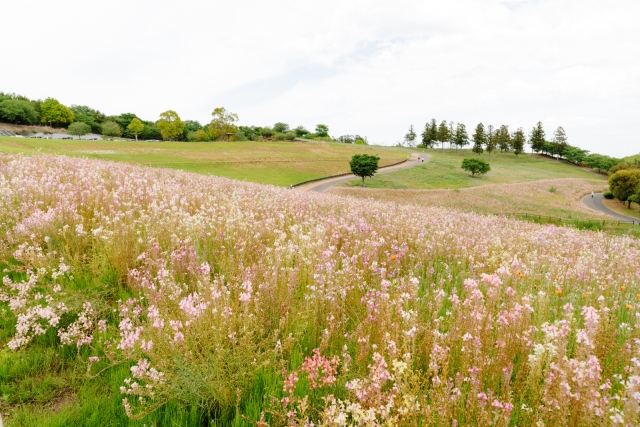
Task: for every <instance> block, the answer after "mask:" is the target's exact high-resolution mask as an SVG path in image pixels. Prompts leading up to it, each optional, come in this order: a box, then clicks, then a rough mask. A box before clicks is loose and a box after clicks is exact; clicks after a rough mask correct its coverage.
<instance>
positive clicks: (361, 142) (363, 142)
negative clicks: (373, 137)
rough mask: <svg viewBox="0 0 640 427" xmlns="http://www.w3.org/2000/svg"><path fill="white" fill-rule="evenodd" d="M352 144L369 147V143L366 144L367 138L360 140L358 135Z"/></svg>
mask: <svg viewBox="0 0 640 427" xmlns="http://www.w3.org/2000/svg"><path fill="white" fill-rule="evenodd" d="M354 144H356V145H369V143H368V142H367V138H366V137H365V138H364V139H363V138H360V137H359V136H358V135H356V142H354Z"/></svg>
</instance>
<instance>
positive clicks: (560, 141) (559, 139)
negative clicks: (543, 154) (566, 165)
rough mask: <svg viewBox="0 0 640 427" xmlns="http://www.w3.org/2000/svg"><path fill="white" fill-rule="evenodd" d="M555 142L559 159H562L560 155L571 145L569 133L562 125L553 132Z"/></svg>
mask: <svg viewBox="0 0 640 427" xmlns="http://www.w3.org/2000/svg"><path fill="white" fill-rule="evenodd" d="M553 142H554V144H556V146H557V148H556V150H555V151H556V154H557V155H558V161H560V156H562V154H563V153H564V150H565V149H566V148H567V146H568V145H569V144H568V143H567V134H566V133H565V132H564V129H562V126H558V129H556V131H555V132H554V134H553Z"/></svg>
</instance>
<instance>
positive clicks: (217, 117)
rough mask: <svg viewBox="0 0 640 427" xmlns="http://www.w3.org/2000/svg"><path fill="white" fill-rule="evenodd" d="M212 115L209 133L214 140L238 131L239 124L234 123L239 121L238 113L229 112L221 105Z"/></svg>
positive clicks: (224, 137) (225, 137) (223, 138)
mask: <svg viewBox="0 0 640 427" xmlns="http://www.w3.org/2000/svg"><path fill="white" fill-rule="evenodd" d="M211 116H212V117H213V119H212V120H211V123H209V135H211V139H213V140H214V141H215V140H218V139H222V140H225V139H227V137H228V136H229V135H231V134H233V135H235V134H236V132H237V131H238V128H237V126H236V125H235V124H234V123H235V122H237V121H238V115H237V114H234V113H230V112H227V110H226V109H225V108H224V107H219V108H216V109H215V110H213V112H212V113H211ZM271 135H273V133H272V134H271Z"/></svg>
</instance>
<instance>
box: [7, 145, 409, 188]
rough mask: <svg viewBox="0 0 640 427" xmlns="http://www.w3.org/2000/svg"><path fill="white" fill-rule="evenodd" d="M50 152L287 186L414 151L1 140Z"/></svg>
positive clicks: (23, 149) (14, 149) (16, 148)
mask: <svg viewBox="0 0 640 427" xmlns="http://www.w3.org/2000/svg"><path fill="white" fill-rule="evenodd" d="M38 151H40V152H42V153H51V154H64V155H68V156H77V157H86V158H92V159H103V160H112V161H120V162H128V163H134V164H139V165H145V166H153V167H164V168H171V169H180V170H184V171H188V172H196V173H201V174H211V175H216V176H224V177H228V178H233V179H239V180H246V181H251V182H257V183H261V184H272V185H278V186H289V185H292V184H297V183H299V182H302V181H306V180H310V179H315V178H321V177H324V176H328V175H336V174H340V173H345V172H349V160H350V159H351V156H353V155H354V154H375V155H378V156H379V157H380V165H381V166H384V165H389V164H392V163H397V162H399V161H401V160H403V159H405V158H407V157H408V156H409V155H410V153H411V151H410V150H407V149H402V148H397V147H379V146H375V147H368V146H354V145H346V144H338V143H308V142H276V141H273V142H270V141H265V142H254V141H243V142H142V141H140V142H135V141H133V142H130V141H85V140H50V139H27V138H12V137H0V152H5V153H35V152H38Z"/></svg>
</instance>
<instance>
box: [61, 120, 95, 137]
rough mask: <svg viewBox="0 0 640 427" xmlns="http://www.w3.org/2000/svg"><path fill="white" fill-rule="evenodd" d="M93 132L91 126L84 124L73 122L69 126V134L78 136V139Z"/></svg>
mask: <svg viewBox="0 0 640 427" xmlns="http://www.w3.org/2000/svg"><path fill="white" fill-rule="evenodd" d="M89 132H91V126H89V125H88V124H86V123H83V122H73V123H71V124H70V125H69V128H68V129H67V133H68V134H69V135H77V136H78V139H81V138H82V137H83V136H85V135H86V134H88V133H89Z"/></svg>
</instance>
